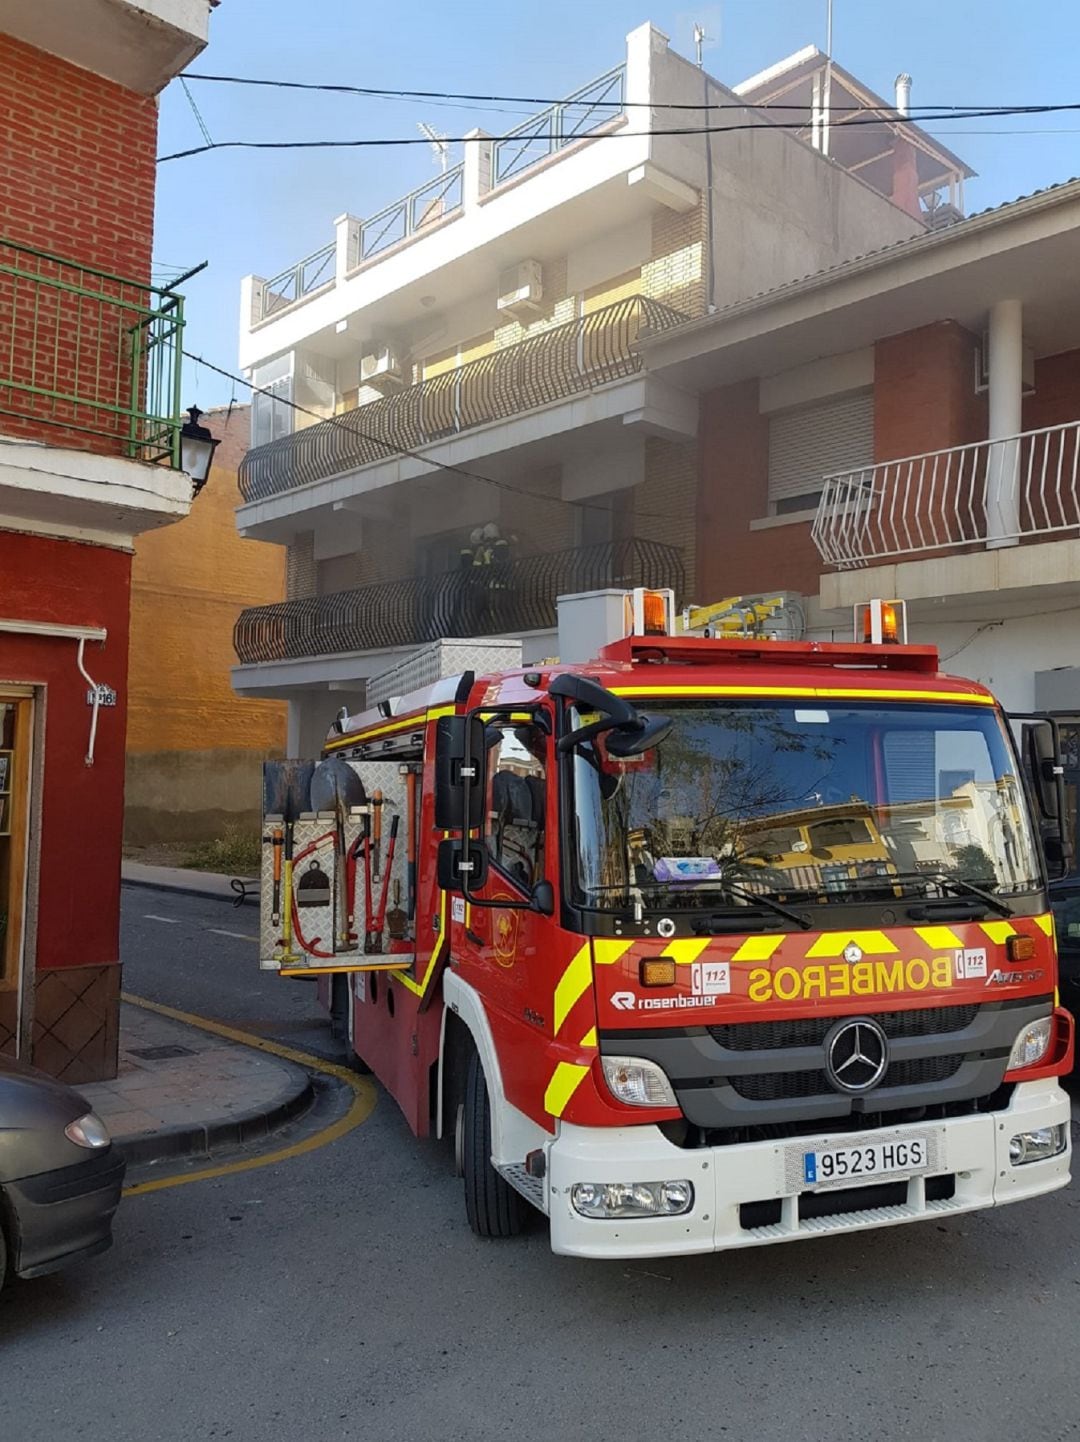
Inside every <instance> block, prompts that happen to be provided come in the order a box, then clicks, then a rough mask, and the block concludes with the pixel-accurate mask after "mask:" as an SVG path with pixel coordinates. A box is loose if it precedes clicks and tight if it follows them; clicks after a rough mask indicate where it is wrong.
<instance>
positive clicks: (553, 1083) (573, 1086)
mask: <svg viewBox="0 0 1080 1442" xmlns="http://www.w3.org/2000/svg"><path fill="white" fill-rule="evenodd" d="M588 1070H589V1068H588V1067H587V1066H578V1065H577V1064H576V1062H572V1061H561V1062H560V1063H559V1065H558V1066H557V1067H556V1068H555V1070H554V1072H553V1073H552V1076H551V1080H550V1081H549V1082H548V1084H547V1090H546V1091H545V1092H544V1110H545V1111H546V1112H547V1114H548V1115H549V1116H552V1117H561V1116H562V1114H563V1112H564V1111H565V1110H566V1106H567V1103H568V1102H569V1101H570V1098H571V1097H572V1096H573V1095H574V1093H575V1092H576V1091H577V1089H578V1087H579V1086H580V1085H581V1083H582V1081H583V1080H584V1078H585V1073H586V1072H587V1071H588Z"/></svg>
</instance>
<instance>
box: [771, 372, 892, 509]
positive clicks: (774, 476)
mask: <svg viewBox="0 0 1080 1442" xmlns="http://www.w3.org/2000/svg"><path fill="white" fill-rule="evenodd" d="M873 458H874V396H873V392H872V391H860V392H858V393H856V394H853V395H846V396H840V397H838V398H837V399H835V400H828V401H821V402H819V403H818V404H816V405H813V406H805V407H803V408H802V409H800V410H796V411H784V412H782V413H781V414H779V415H775V416H773V417H772V419H771V420H770V422H769V501H770V503H771V504H772V505H774V506H775V505H776V504H777V503H783V502H785V501H788V502H790V500H791V499H792V498H793V497H795V496H806V497H807V504H808V505H811V504H813V502H812V501H811V500H810V497H816V496H817V495H818V494H819V493H820V491H821V483H822V480H823V479H824V477H825V476H828V475H831V474H832V473H833V472H835V471H848V470H855V469H856V468H857V467H859V466H866V465H870V464H871V463H872V462H873ZM785 509H786V508H785Z"/></svg>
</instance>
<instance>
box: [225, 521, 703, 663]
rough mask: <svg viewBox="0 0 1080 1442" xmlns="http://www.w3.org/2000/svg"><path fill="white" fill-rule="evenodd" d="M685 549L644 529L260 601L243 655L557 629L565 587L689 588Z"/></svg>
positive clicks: (245, 627)
mask: <svg viewBox="0 0 1080 1442" xmlns="http://www.w3.org/2000/svg"><path fill="white" fill-rule="evenodd" d="M683 585H684V570H683V561H682V552H681V551H678V550H676V549H675V548H674V547H672V546H667V545H664V544H662V543H661V542H659V541H651V540H643V539H635V540H629V541H615V542H604V543H602V544H600V545H595V546H579V547H576V548H575V549H572V550H566V551H551V552H547V553H545V554H540V555H535V556H522V557H521V558H520V559H519V560H513V561H508V562H506V563H505V564H502V565H493V566H483V567H477V566H473V567H466V568H463V569H461V570H457V571H447V572H446V573H445V574H444V575H442V576H435V577H433V578H431V579H426V580H423V579H420V578H418V577H411V578H409V579H407V580H401V581H382V582H379V583H377V584H375V585H371V586H361V587H360V588H359V589H358V590H355V591H339V592H336V593H335V594H333V595H329V596H311V597H308V598H305V599H303V600H296V601H283V602H281V603H280V604H279V605H276V606H252V607H249V609H248V610H246V611H243V612H241V614H240V617H239V619H238V620H237V622H236V627H235V629H234V631H233V644H234V647H235V649H236V655H237V657H238V659H239V660H240V661H241V662H242V663H243V664H246V665H250V664H252V663H257V662H270V661H284V660H294V659H303V658H306V657H312V656H335V655H342V654H344V653H347V652H352V651H374V650H381V649H383V648H385V647H389V646H417V645H422V644H423V643H424V642H427V641H436V640H440V639H442V638H443V637H446V636H454V637H459V636H460V637H464V636H488V635H500V634H503V633H507V632H511V633H514V632H524V631H544V630H551V629H553V628H554V626H555V624H556V615H555V602H556V599H557V598H558V597H559V596H564V595H571V594H573V593H574V592H576V591H592V590H597V589H598V588H600V587H603V586H627V587H629V586H650V587H662V586H670V587H672V589H673V590H674V591H675V592H676V595H677V596H681V594H682V591H683Z"/></svg>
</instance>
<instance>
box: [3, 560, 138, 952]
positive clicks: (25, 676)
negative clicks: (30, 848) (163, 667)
mask: <svg viewBox="0 0 1080 1442" xmlns="http://www.w3.org/2000/svg"><path fill="white" fill-rule="evenodd" d="M0 554H2V556H3V573H2V578H0V613H2V614H3V616H4V618H5V619H7V618H12V619H18V620H27V621H52V622H59V623H61V624H64V625H69V626H76V625H78V626H103V627H105V628H106V630H107V631H108V633H109V635H108V640H107V641H106V643H105V645H104V648H103V647H102V646H101V645H99V644H98V643H96V642H91V643H88V644H87V647H86V662H85V664H86V668H87V670H88V671H89V672H90V675H91V676H93V678H94V680H95V681H100V682H105V683H106V684H108V685H109V686H112V687H113V688H114V689H115V691H116V693H117V705H116V708H115V709H112V708H107V709H104V710H102V711H100V713H99V719H98V735H97V746H96V752H95V762H94V765H93V766H92V767H88V766H86V765H84V760H83V758H84V756H85V754H86V746H87V740H88V738H89V734H90V707H89V706H88V705H87V704H86V683H85V681H84V680H83V679H82V677H81V676H80V675H79V672H78V670H77V668H76V665H75V660H76V654H77V643H76V642H75V641H71V640H67V639H64V640H61V639H59V638H51V637H40V636H21V635H13V634H8V633H6V632H0V680H3V681H8V682H20V683H26V684H29V683H33V684H36V685H44V686H45V687H46V688H47V691H46V700H45V754H44V770H43V794H42V805H41V871H40V882H39V886H38V912H37V965H38V967H39V968H42V967H59V966H86V965H91V964H97V965H100V964H101V963H104V962H115V961H116V960H117V959H118V957H119V918H120V864H119V858H120V842H121V836H122V833H123V817H124V732H125V727H126V720H127V707H126V692H127V687H126V684H125V682H126V678H127V660H128V606H129V592H130V577H131V557H130V555H129V554H128V553H126V552H124V551H117V550H110V549H108V548H106V547H103V546H89V545H82V544H80V543H78V542H74V541H56V540H51V539H48V538H46V537H41V536H29V535H21V534H16V533H14V532H8V531H0Z"/></svg>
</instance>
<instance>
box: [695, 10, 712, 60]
mask: <svg viewBox="0 0 1080 1442" xmlns="http://www.w3.org/2000/svg"><path fill="white" fill-rule="evenodd" d="M708 38H709V37H708V35H706V33H705V26H704V25H702V23H701V21H700V20H695V21H694V54H695V56H696V57H697V67H698V69H699V70H700V69H701V68H702V66H703V65H704V64H705V61H704V59H703V58H702V51H703V50H704V49H705V41H706V40H708Z"/></svg>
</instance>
